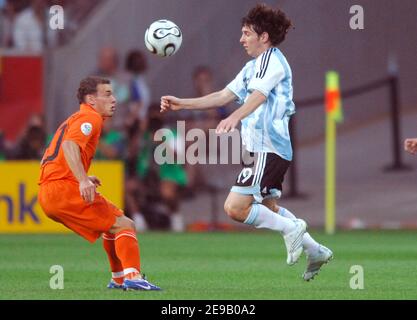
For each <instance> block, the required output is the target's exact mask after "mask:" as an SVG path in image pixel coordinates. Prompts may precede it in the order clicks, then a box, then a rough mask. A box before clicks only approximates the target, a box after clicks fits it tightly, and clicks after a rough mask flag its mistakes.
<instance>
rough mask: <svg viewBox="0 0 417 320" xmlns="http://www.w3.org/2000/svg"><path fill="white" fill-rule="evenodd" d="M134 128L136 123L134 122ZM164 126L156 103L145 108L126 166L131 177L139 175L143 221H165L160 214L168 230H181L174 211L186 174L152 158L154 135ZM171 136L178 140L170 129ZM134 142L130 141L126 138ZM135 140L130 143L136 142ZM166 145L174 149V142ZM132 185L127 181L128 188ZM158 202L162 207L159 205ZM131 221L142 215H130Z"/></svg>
mask: <svg viewBox="0 0 417 320" xmlns="http://www.w3.org/2000/svg"><path fill="white" fill-rule="evenodd" d="M136 123H137V125H136V130H137V132H138V131H139V129H138V122H136ZM162 127H164V122H163V116H162V115H161V113H160V112H159V104H155V105H152V106H151V107H150V109H149V125H148V129H147V130H146V131H145V132H144V134H143V135H140V136H137V140H136V141H137V142H138V143H139V144H138V146H139V147H138V148H136V147H135V145H133V146H131V148H132V149H131V151H130V156H131V159H130V161H129V166H128V167H129V168H130V171H131V177H132V176H133V174H132V173H134V174H135V175H136V176H137V177H139V180H138V181H140V185H141V187H139V190H142V191H141V193H142V195H143V196H144V198H143V199H141V200H140V201H141V205H140V210H139V209H138V212H137V213H139V212H142V214H143V216H145V217H146V221H147V222H148V224H149V225H150V227H152V225H157V222H158V221H159V223H165V221H164V220H163V218H162V217H161V216H165V217H167V218H168V221H167V222H168V225H167V227H169V228H170V229H171V230H173V231H176V232H181V231H184V229H185V224H184V220H183V216H182V214H181V213H180V212H179V211H178V210H179V204H180V192H179V191H180V188H181V187H184V186H185V185H186V183H187V175H186V172H185V170H184V168H183V166H182V165H179V164H162V165H158V164H157V163H156V162H155V160H154V151H155V148H156V147H157V146H158V145H159V144H160V142H155V141H154V140H153V137H154V134H155V132H156V131H157V130H158V129H161V128H162ZM172 132H173V134H174V136H173V137H172V138H173V139H181V137H178V136H177V132H176V131H175V130H172ZM130 141H134V140H130ZM137 142H133V143H134V144H136V143H137ZM165 143H166V144H167V145H170V146H172V147H173V148H175V146H176V145H178V144H176V143H175V141H166V142H165ZM172 151H174V152H184V150H178V149H174V150H172ZM132 185H133V183H131V185H130V187H131V186H132ZM161 204H162V205H163V206H161ZM133 219H134V221H135V223H136V222H137V221H138V222H139V223H140V222H141V219H142V217H139V219H137V216H136V214H134V216H133Z"/></svg>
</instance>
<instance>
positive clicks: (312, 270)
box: [303, 245, 333, 281]
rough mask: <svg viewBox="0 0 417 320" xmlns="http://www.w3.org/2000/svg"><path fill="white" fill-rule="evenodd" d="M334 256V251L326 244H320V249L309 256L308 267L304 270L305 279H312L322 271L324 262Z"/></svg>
mask: <svg viewBox="0 0 417 320" xmlns="http://www.w3.org/2000/svg"><path fill="white" fill-rule="evenodd" d="M332 258H333V252H332V251H331V250H330V249H329V248H326V247H325V246H322V245H319V249H318V251H317V252H316V253H315V254H312V255H309V256H307V268H306V270H305V271H304V274H303V279H304V280H305V281H310V280H311V279H313V278H314V277H315V276H316V275H317V274H318V273H319V271H320V268H321V266H322V265H323V264H326V263H327V262H329V261H330V260H331V259H332Z"/></svg>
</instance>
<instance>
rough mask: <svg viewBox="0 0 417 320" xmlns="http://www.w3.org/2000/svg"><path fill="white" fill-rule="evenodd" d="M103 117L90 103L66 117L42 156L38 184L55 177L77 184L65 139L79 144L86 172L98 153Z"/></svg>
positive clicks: (82, 105) (52, 179)
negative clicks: (65, 147) (62, 146)
mask: <svg viewBox="0 0 417 320" xmlns="http://www.w3.org/2000/svg"><path fill="white" fill-rule="evenodd" d="M102 127H103V118H102V116H101V115H100V114H99V113H98V112H97V111H96V110H95V109H94V108H93V107H92V106H90V105H88V104H81V106H80V111H78V112H76V113H74V114H73V115H72V116H70V117H69V118H68V119H67V120H65V121H64V122H63V123H62V124H61V125H60V127H59V128H58V130H57V131H56V133H55V135H54V137H53V139H52V141H51V143H50V144H49V146H48V148H47V149H46V151H45V154H44V155H43V158H42V162H41V175H40V179H39V184H40V185H41V184H43V183H45V182H48V181H54V180H63V179H64V180H73V181H75V182H77V183H78V181H77V179H76V178H75V176H74V174H73V173H72V171H71V169H70V168H69V166H68V164H67V161H66V160H65V157H64V152H63V150H62V148H61V145H62V142H63V141H65V140H71V141H73V142H75V143H76V144H77V145H78V146H79V147H80V155H81V161H82V163H83V166H84V169H85V172H88V169H89V168H90V164H91V160H92V159H93V157H94V154H95V152H96V148H97V144H98V142H99V138H100V134H101V130H102Z"/></svg>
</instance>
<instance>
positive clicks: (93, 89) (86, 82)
mask: <svg viewBox="0 0 417 320" xmlns="http://www.w3.org/2000/svg"><path fill="white" fill-rule="evenodd" d="M99 84H110V80H109V79H105V78H101V77H87V78H85V79H83V80H81V82H80V87H79V88H78V93H77V98H78V102H79V103H84V102H85V101H84V98H85V96H86V95H88V94H95V93H97V86H98V85H99Z"/></svg>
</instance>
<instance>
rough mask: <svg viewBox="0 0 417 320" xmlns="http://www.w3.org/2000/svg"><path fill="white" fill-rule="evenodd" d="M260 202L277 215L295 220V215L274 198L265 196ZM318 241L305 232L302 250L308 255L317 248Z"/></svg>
mask: <svg viewBox="0 0 417 320" xmlns="http://www.w3.org/2000/svg"><path fill="white" fill-rule="evenodd" d="M262 204H263V205H265V206H266V207H268V208H269V209H271V210H272V211H274V212H276V213H278V214H279V215H281V216H283V217H285V218H289V219H291V220H296V219H297V217H296V216H295V215H294V214H293V213H292V212H291V211H289V210H288V209H286V208H284V207H280V206H278V203H277V199H276V198H266V199H263V200H262ZM319 245H320V244H319V243H318V242H316V241H315V240H314V239H313V238H312V237H311V235H310V234H309V233H308V232H306V233H304V235H303V249H304V252H305V253H306V254H307V255H308V254H309V253H314V252H316V251H317V250H318V248H319Z"/></svg>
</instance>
